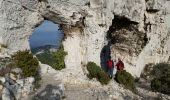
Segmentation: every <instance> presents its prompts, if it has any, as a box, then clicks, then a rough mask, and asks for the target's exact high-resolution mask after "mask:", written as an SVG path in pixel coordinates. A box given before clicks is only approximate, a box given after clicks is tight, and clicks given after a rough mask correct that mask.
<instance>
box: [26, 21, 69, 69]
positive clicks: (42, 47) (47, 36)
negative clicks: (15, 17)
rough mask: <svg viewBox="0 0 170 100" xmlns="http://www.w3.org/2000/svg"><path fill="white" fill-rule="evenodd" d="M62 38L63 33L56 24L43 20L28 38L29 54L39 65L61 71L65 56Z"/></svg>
mask: <svg viewBox="0 0 170 100" xmlns="http://www.w3.org/2000/svg"><path fill="white" fill-rule="evenodd" d="M63 37H64V32H63V31H62V30H61V29H60V26H59V25H58V24H56V23H53V22H51V21H49V20H44V21H43V22H42V23H41V25H39V26H38V27H37V28H36V29H35V31H33V33H32V35H31V36H30V39H29V43H30V49H31V52H32V53H33V54H34V55H35V56H36V57H37V58H38V60H39V61H40V62H41V63H43V64H48V65H50V66H51V67H53V68H54V69H62V68H64V67H65V64H64V56H65V55H66V53H65V52H64V48H63V45H62V40H63ZM59 60H61V61H59ZM61 63H62V64H61ZM58 67H60V68H58Z"/></svg>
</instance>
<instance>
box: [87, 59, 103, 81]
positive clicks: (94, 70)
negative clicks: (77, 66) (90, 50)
mask: <svg viewBox="0 0 170 100" xmlns="http://www.w3.org/2000/svg"><path fill="white" fill-rule="evenodd" d="M87 70H88V72H89V74H88V77H89V78H90V79H92V78H96V77H97V75H98V73H99V72H100V71H101V69H100V67H99V66H97V65H96V63H94V62H89V63H88V64H87Z"/></svg>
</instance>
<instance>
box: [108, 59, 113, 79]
mask: <svg viewBox="0 0 170 100" xmlns="http://www.w3.org/2000/svg"><path fill="white" fill-rule="evenodd" d="M107 67H108V74H109V77H110V78H112V77H113V68H114V62H113V60H112V59H111V57H109V60H108V61H107Z"/></svg>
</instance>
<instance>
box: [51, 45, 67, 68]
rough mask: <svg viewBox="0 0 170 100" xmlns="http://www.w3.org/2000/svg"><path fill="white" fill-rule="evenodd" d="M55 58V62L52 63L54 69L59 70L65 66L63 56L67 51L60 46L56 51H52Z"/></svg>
mask: <svg viewBox="0 0 170 100" xmlns="http://www.w3.org/2000/svg"><path fill="white" fill-rule="evenodd" d="M53 55H54V57H55V59H56V63H54V66H55V67H54V69H56V70H61V69H63V68H65V62H64V59H65V56H66V55H67V52H65V51H64V48H63V46H61V47H60V48H59V49H58V50H57V52H54V53H53Z"/></svg>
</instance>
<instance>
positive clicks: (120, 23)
mask: <svg viewBox="0 0 170 100" xmlns="http://www.w3.org/2000/svg"><path fill="white" fill-rule="evenodd" d="M138 24H139V23H138V22H135V21H131V20H130V19H128V18H126V17H124V16H117V15H115V16H114V19H113V20H112V25H111V26H110V28H109V30H108V31H107V34H106V39H107V41H108V43H107V44H105V45H104V46H103V48H102V50H101V54H100V60H101V61H100V62H101V66H102V68H103V69H104V70H106V69H107V65H106V62H107V60H108V59H109V57H110V56H111V54H112V52H119V53H120V54H119V55H120V56H122V58H124V57H125V56H137V55H139V53H140V52H141V51H142V49H143V48H144V47H145V45H146V44H147V42H148V38H147V35H146V33H143V32H140V31H139V30H138ZM112 59H113V58H112ZM115 59H117V58H114V60H115Z"/></svg>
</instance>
